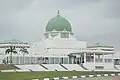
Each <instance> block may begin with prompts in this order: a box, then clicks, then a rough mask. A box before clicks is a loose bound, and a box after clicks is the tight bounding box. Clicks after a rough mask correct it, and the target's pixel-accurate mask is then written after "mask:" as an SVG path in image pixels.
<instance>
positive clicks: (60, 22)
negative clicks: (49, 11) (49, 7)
mask: <svg viewBox="0 0 120 80" xmlns="http://www.w3.org/2000/svg"><path fill="white" fill-rule="evenodd" d="M52 30H56V31H63V30H66V31H70V32H71V31H72V29H71V25H70V23H69V21H68V20H67V19H66V18H64V17H62V16H60V15H59V11H58V15H57V16H56V17H54V18H52V19H51V20H50V21H49V22H48V23H47V26H46V31H52Z"/></svg>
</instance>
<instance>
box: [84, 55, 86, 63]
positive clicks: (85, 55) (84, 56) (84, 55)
mask: <svg viewBox="0 0 120 80" xmlns="http://www.w3.org/2000/svg"><path fill="white" fill-rule="evenodd" d="M84 63H86V53H84Z"/></svg>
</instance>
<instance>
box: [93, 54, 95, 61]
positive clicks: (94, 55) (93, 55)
mask: <svg viewBox="0 0 120 80" xmlns="http://www.w3.org/2000/svg"><path fill="white" fill-rule="evenodd" d="M93 56H94V63H95V53H93Z"/></svg>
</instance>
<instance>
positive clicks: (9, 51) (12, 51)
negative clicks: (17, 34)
mask: <svg viewBox="0 0 120 80" xmlns="http://www.w3.org/2000/svg"><path fill="white" fill-rule="evenodd" d="M13 53H14V54H17V51H16V48H15V46H10V47H9V48H8V49H6V51H5V54H10V64H12V54H13Z"/></svg>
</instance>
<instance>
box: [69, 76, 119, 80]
mask: <svg viewBox="0 0 120 80" xmlns="http://www.w3.org/2000/svg"><path fill="white" fill-rule="evenodd" d="M69 80H120V76H114V77H95V78H80V79H69Z"/></svg>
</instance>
